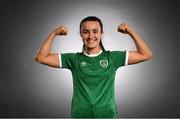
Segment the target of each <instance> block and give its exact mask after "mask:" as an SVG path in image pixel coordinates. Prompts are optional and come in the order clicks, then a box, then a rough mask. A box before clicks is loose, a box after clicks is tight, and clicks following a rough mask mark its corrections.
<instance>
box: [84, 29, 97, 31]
mask: <svg viewBox="0 0 180 119" xmlns="http://www.w3.org/2000/svg"><path fill="white" fill-rule="evenodd" d="M98 30H99V29H92V31H98ZM82 31H89V30H88V29H83V30H82Z"/></svg>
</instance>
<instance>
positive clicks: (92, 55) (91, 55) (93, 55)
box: [83, 48, 102, 57]
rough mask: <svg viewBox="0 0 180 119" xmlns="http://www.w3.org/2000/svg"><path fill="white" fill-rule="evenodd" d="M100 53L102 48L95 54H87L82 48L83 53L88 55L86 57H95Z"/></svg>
mask: <svg viewBox="0 0 180 119" xmlns="http://www.w3.org/2000/svg"><path fill="white" fill-rule="evenodd" d="M101 53H102V50H100V51H99V53H97V54H90V55H89V54H87V52H86V51H85V50H84V48H83V54H84V55H86V56H88V57H96V56H98V55H100V54H101Z"/></svg>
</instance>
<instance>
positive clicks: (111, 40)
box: [0, 0, 180, 118]
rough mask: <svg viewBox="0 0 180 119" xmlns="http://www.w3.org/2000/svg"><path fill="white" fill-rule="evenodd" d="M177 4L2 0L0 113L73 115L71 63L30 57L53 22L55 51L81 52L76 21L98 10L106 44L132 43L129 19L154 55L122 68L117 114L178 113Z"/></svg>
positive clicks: (129, 46) (158, 0) (172, 0)
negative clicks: (63, 65)
mask: <svg viewBox="0 0 180 119" xmlns="http://www.w3.org/2000/svg"><path fill="white" fill-rule="evenodd" d="M179 11H180V4H179V3H178V0H166V1H164V0H151V1H149V0H76V1H75V0H74V1H70V0H64V1H62V0H46V1H43V0H16V1H13V0H12V1H10V0H1V1H0V13H1V14H0V15H1V18H0V24H1V25H0V29H1V32H0V51H1V53H0V54H1V55H0V117H70V104H71V98H72V76H71V72H70V71H69V70H65V69H56V68H51V67H48V66H45V65H41V64H38V63H37V62H35V61H34V56H35V54H36V53H37V51H38V49H39V47H40V45H41V43H42V42H43V40H44V39H46V37H47V36H48V34H49V33H50V32H51V31H52V30H53V29H54V28H56V27H57V26H59V25H65V26H67V27H68V29H69V34H68V36H65V37H56V39H55V40H54V42H53V47H52V52H63V53H64V52H80V51H81V48H82V41H81V38H80V36H79V22H80V21H81V19H82V18H84V17H86V16H89V15H96V16H98V17H99V18H101V19H102V21H103V24H104V32H105V33H104V35H103V44H104V46H105V48H106V49H107V50H134V49H135V46H134V43H133V41H132V40H131V38H130V37H129V36H128V35H124V34H121V33H118V32H117V26H118V25H119V24H120V23H121V22H126V23H128V24H129V25H130V26H131V27H133V28H134V29H135V30H136V32H137V33H138V34H139V35H140V36H141V37H142V38H143V39H144V40H145V41H146V43H147V44H148V45H149V46H150V47H151V49H152V51H153V54H154V57H153V60H151V61H148V62H143V63H140V64H136V65H131V66H125V67H122V68H119V69H118V71H117V74H116V81H115V86H116V88H115V91H116V100H117V107H118V112H119V117H136V118H138V117H180V86H179V85H180V79H179V77H180V76H179V74H180V72H179V50H180V48H179V46H180V39H179V38H180V35H179V34H180V33H179V31H180V29H179V27H180V22H179V21H180V13H179Z"/></svg>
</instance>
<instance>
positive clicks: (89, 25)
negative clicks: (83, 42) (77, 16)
mask: <svg viewBox="0 0 180 119" xmlns="http://www.w3.org/2000/svg"><path fill="white" fill-rule="evenodd" d="M100 28H101V26H100V24H99V22H98V21H86V22H84V23H83V24H82V29H100Z"/></svg>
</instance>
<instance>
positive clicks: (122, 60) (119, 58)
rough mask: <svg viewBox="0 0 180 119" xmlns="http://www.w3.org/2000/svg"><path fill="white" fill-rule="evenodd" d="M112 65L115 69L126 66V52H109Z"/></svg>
mask: <svg viewBox="0 0 180 119" xmlns="http://www.w3.org/2000/svg"><path fill="white" fill-rule="evenodd" d="M110 56H111V60H112V63H113V64H114V66H115V67H116V68H119V67H122V66H125V65H127V64H128V51H112V52H110Z"/></svg>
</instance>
